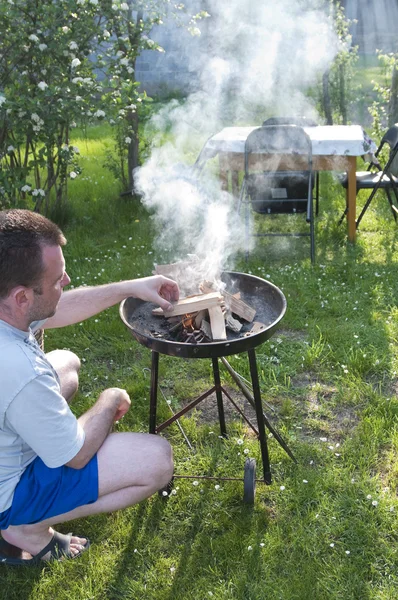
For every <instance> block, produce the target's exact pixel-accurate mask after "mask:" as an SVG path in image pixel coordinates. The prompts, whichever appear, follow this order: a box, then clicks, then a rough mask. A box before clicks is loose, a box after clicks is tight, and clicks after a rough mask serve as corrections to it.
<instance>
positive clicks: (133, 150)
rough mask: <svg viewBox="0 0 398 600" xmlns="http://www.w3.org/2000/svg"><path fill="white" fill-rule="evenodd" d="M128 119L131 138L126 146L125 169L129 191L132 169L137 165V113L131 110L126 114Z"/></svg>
mask: <svg viewBox="0 0 398 600" xmlns="http://www.w3.org/2000/svg"><path fill="white" fill-rule="evenodd" d="M127 118H128V121H129V124H130V126H131V131H132V138H131V143H130V144H129V148H128V157H127V169H128V182H129V191H131V192H133V191H134V169H136V168H137V167H138V165H139V150H138V148H139V141H140V140H139V137H138V122H139V119H138V113H137V111H136V112H132V113H130V114H129V115H128V117H127Z"/></svg>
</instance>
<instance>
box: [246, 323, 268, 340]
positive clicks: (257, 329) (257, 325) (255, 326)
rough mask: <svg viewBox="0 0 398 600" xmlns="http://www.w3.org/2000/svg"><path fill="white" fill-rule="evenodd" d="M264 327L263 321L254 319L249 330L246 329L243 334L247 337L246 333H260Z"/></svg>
mask: <svg viewBox="0 0 398 600" xmlns="http://www.w3.org/2000/svg"><path fill="white" fill-rule="evenodd" d="M264 329H265V325H264V323H260V321H254V323H253V325H252V328H251V329H250V331H247V332H246V333H245V336H246V337H247V336H248V335H253V334H254V333H260V331H263V330H264Z"/></svg>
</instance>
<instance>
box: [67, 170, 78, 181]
mask: <svg viewBox="0 0 398 600" xmlns="http://www.w3.org/2000/svg"><path fill="white" fill-rule="evenodd" d="M69 177H70V178H71V179H76V177H77V173H76V172H75V171H71V172H70V173H69Z"/></svg>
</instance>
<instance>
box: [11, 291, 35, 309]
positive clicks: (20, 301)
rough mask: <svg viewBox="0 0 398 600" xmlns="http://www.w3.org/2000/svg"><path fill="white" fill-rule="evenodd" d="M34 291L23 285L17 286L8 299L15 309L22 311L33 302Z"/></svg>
mask: <svg viewBox="0 0 398 600" xmlns="http://www.w3.org/2000/svg"><path fill="white" fill-rule="evenodd" d="M33 295H34V291H33V290H32V288H28V287H25V286H23V285H19V286H18V287H15V288H14V289H13V290H11V294H10V297H11V299H12V302H13V304H14V306H15V308H17V309H19V310H24V309H25V308H27V307H28V306H30V304H31V302H32V300H33Z"/></svg>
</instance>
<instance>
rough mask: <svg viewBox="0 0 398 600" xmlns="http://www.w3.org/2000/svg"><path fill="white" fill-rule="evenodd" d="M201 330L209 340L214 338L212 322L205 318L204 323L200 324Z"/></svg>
mask: <svg viewBox="0 0 398 600" xmlns="http://www.w3.org/2000/svg"><path fill="white" fill-rule="evenodd" d="M200 331H203V333H204V334H205V337H206V338H207V339H208V340H210V341H211V340H212V335H211V327H210V323H209V322H208V321H206V320H205V319H203V321H202V323H201V324H200Z"/></svg>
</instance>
